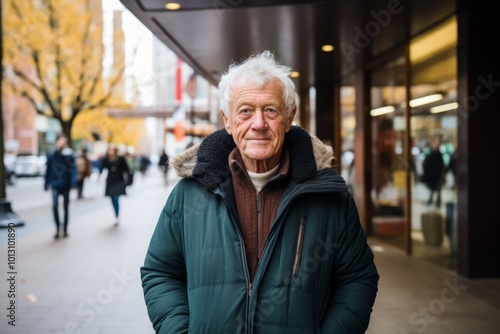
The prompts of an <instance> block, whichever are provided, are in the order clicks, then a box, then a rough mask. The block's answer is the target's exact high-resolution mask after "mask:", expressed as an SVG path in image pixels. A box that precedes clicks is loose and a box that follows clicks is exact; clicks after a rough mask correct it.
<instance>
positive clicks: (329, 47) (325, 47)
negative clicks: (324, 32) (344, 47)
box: [321, 44, 335, 52]
mask: <svg viewBox="0 0 500 334" xmlns="http://www.w3.org/2000/svg"><path fill="white" fill-rule="evenodd" d="M333 49H335V48H334V47H333V45H331V44H325V45H323V46H322V47H321V50H323V51H324V52H332V51H333Z"/></svg>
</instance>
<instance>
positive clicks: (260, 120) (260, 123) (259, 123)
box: [252, 110, 267, 130]
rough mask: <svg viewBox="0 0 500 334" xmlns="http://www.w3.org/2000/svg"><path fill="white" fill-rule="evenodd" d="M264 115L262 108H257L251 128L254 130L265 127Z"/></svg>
mask: <svg viewBox="0 0 500 334" xmlns="http://www.w3.org/2000/svg"><path fill="white" fill-rule="evenodd" d="M266 125H267V124H266V117H265V116H264V112H263V111H262V110H257V111H256V112H255V115H254V117H253V122H252V128H253V129H254V130H262V129H265V128H266Z"/></svg>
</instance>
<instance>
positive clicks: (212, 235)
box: [141, 51, 379, 334]
mask: <svg viewBox="0 0 500 334" xmlns="http://www.w3.org/2000/svg"><path fill="white" fill-rule="evenodd" d="M289 73H290V68H289V67H287V66H284V65H281V64H279V63H278V62H277V60H276V59H275V57H274V55H273V54H272V53H270V52H269V51H265V52H263V53H261V54H257V55H255V56H252V57H250V58H249V59H247V60H246V61H245V62H243V63H242V64H239V65H236V64H235V65H232V66H231V67H230V68H229V70H228V72H227V73H225V74H224V75H223V77H222V79H221V81H220V83H219V92H220V96H221V100H220V106H221V115H222V118H223V120H224V124H225V129H221V130H218V131H216V132H214V133H213V134H211V135H210V136H208V137H207V138H205V139H204V140H203V141H202V142H201V143H200V144H197V145H194V146H193V147H191V148H189V149H188V150H186V151H185V152H183V153H181V154H180V155H178V156H176V157H174V158H173V159H172V166H173V168H175V169H176V171H177V174H178V175H179V176H180V177H181V178H182V179H181V180H180V181H179V182H178V183H177V184H176V186H175V188H174V189H173V190H172V192H171V193H170V195H169V197H168V200H167V202H166V204H165V206H164V208H163V210H162V212H161V214H160V216H159V219H158V222H157V226H156V229H155V231H154V233H153V235H152V238H151V241H150V245H149V248H148V251H147V254H146V258H145V261H144V265H143V266H142V267H141V279H142V286H143V290H144V298H145V302H146V306H147V310H148V314H149V317H150V319H151V322H152V324H153V327H154V329H155V331H156V333H159V334H165V333H190V334H197V333H218V334H225V333H255V334H258V333H335V334H341V333H349V334H356V333H364V332H365V330H366V329H367V327H368V324H369V320H370V314H371V312H372V306H373V303H374V300H375V296H376V293H377V284H378V278H379V276H378V273H377V269H376V267H375V264H374V261H373V253H372V251H371V250H370V248H369V246H368V245H367V241H366V235H365V233H364V231H363V229H362V226H361V224H360V221H359V217H358V212H357V209H356V206H355V204H354V200H353V198H352V196H351V194H350V193H349V191H348V188H347V186H346V184H345V182H344V180H343V179H342V178H341V176H339V175H338V174H337V172H336V171H335V169H333V167H332V163H333V159H334V156H333V150H332V148H331V147H330V146H327V145H324V144H323V143H322V142H321V141H320V140H319V139H318V138H317V137H315V136H312V135H310V134H309V133H308V132H306V131H305V130H304V129H302V128H300V127H298V126H292V121H293V118H294V115H295V112H296V102H295V87H294V84H293V82H292V81H291V79H290V78H289Z"/></svg>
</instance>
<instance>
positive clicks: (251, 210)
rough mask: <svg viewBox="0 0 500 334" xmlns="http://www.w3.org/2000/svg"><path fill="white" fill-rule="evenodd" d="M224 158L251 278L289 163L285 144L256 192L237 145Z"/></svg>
mask: <svg viewBox="0 0 500 334" xmlns="http://www.w3.org/2000/svg"><path fill="white" fill-rule="evenodd" d="M228 161H229V166H230V168H231V173H232V181H233V188H234V198H235V200H236V210H237V212H238V217H239V224H240V229H241V234H242V236H243V241H244V243H245V252H246V257H247V264H248V269H249V272H250V279H251V281H253V279H254V277H255V272H256V270H257V264H258V262H259V259H260V257H261V255H262V251H263V249H264V244H265V242H266V239H267V235H268V234H269V230H270V229H271V225H272V223H273V220H274V216H275V215H276V210H277V208H278V203H279V200H280V197H281V194H282V193H283V190H284V189H285V186H286V183H287V181H286V176H287V173H288V170H289V167H290V156H289V153H288V150H287V148H286V147H285V146H283V153H282V155H281V162H280V167H279V168H278V171H277V173H276V175H275V176H273V177H272V178H271V180H269V182H268V183H267V184H266V185H265V186H264V188H262V190H261V192H260V193H257V190H256V189H255V187H254V185H253V183H252V181H251V180H250V177H249V176H248V173H247V171H246V169H245V165H244V164H243V160H242V158H241V154H240V151H239V150H238V148H235V149H233V151H232V152H231V154H230V155H229V158H228Z"/></svg>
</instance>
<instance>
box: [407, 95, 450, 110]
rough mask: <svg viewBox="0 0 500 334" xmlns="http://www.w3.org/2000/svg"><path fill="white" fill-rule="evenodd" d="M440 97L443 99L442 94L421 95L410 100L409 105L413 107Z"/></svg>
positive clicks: (434, 100)
mask: <svg viewBox="0 0 500 334" xmlns="http://www.w3.org/2000/svg"><path fill="white" fill-rule="evenodd" d="M442 99H443V94H432V95H427V96H422V97H419V98H417V99H413V100H410V107H412V108H415V107H419V106H423V105H424V104H429V103H432V102H436V101H439V100H442Z"/></svg>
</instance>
